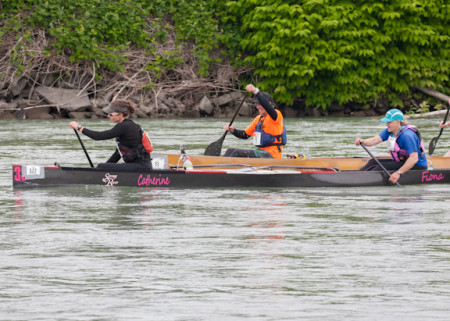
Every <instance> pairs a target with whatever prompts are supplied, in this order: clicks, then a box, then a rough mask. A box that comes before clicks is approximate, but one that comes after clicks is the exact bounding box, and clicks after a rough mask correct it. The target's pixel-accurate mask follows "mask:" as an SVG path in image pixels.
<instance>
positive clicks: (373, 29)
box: [0, 0, 450, 107]
mask: <svg viewBox="0 0 450 321" xmlns="http://www.w3.org/2000/svg"><path fill="white" fill-rule="evenodd" d="M219 17H221V18H220V19H219ZM449 21H450V5H449V3H448V1H446V0H396V1H391V0H364V1H363V0H234V1H225V0H224V1H216V0H64V1H62V0H46V1H40V0H8V1H0V27H1V28H0V41H1V39H2V37H3V36H4V35H6V34H11V32H12V33H13V34H14V35H16V38H17V44H16V45H14V46H13V47H12V49H11V50H10V51H8V53H10V57H11V58H10V60H11V62H12V63H14V64H15V65H16V66H17V73H20V72H21V71H23V70H24V68H25V64H26V62H25V60H24V59H23V57H22V56H20V55H15V54H14V53H15V51H17V50H18V48H19V47H20V46H27V43H28V44H29V43H30V42H32V41H35V39H34V38H32V36H31V34H32V30H33V29H36V28H39V29H42V30H44V31H45V35H46V37H48V38H50V39H51V45H49V46H47V47H46V49H45V50H46V53H47V55H48V56H51V55H54V54H64V55H68V56H70V59H71V61H74V62H76V61H83V60H86V61H92V62H94V63H96V64H97V65H98V66H100V67H101V68H104V69H106V70H111V71H119V70H122V69H123V65H124V62H126V61H127V60H129V59H130V54H129V53H127V50H128V49H129V48H141V49H144V50H145V52H146V55H147V56H148V57H150V58H151V59H148V61H147V62H146V63H145V66H144V68H145V69H146V70H147V71H148V72H149V73H152V74H154V75H155V76H156V77H158V76H160V75H161V74H162V73H167V72H169V71H170V70H171V69H172V68H175V67H176V66H177V64H179V63H180V62H181V61H182V60H183V59H185V58H184V57H183V50H185V49H186V48H190V50H192V52H193V54H194V57H195V59H196V62H195V65H196V68H195V70H194V72H196V73H197V74H198V75H199V76H201V77H205V76H207V75H208V71H209V68H210V65H211V63H212V62H215V61H217V59H218V56H219V55H218V54H217V52H215V49H216V48H219V45H220V44H221V43H222V44H223V45H224V47H222V48H225V50H224V52H225V55H228V56H231V57H232V58H234V61H235V63H236V64H241V65H244V66H246V67H249V68H251V69H252V72H253V74H251V75H249V76H248V78H249V79H250V78H252V77H253V78H256V81H257V85H258V86H259V87H260V88H261V89H262V90H267V91H270V92H273V93H274V95H275V97H276V100H277V101H278V102H280V103H286V104H292V103H293V101H294V100H295V99H298V98H305V99H306V102H307V105H309V106H320V107H326V106H329V105H330V104H332V103H334V102H337V103H339V104H343V103H347V102H359V103H368V102H373V101H375V100H376V99H378V98H381V97H385V98H388V99H390V101H391V102H393V104H394V105H395V104H397V105H401V102H402V101H401V100H400V99H399V95H402V94H407V93H409V92H410V90H411V89H410V85H412V84H417V85H421V86H424V87H429V88H433V89H438V90H441V91H444V92H445V93H447V94H449V88H450V84H449V73H450V23H449ZM169 32H175V33H176V42H177V44H178V45H177V46H175V48H176V49H173V50H170V51H164V50H162V51H161V48H164V43H165V42H166V41H167V36H168V33H169ZM19 39H20V41H19ZM186 43H189V44H191V46H190V47H186ZM213 52H214V54H213ZM27 55H33V51H32V50H29V51H27ZM0 76H1V75H0ZM247 80H248V79H247Z"/></svg>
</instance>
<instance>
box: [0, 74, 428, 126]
mask: <svg viewBox="0 0 450 321" xmlns="http://www.w3.org/2000/svg"><path fill="white" fill-rule="evenodd" d="M9 92H10V93H11V94H10V96H9V97H5V98H3V99H0V119H64V118H68V119H97V118H105V117H106V115H105V114H104V113H103V111H102V108H104V107H106V106H107V105H108V104H109V102H110V101H111V100H112V99H113V98H114V97H113V95H112V94H100V93H101V91H98V92H96V93H95V94H92V93H90V92H88V91H86V90H78V89H69V88H60V87H50V86H45V85H39V86H36V87H33V86H32V85H30V82H29V80H28V79H27V78H26V77H22V78H20V79H18V80H16V81H15V83H14V84H13V85H12V86H11V88H10V90H9ZM129 99H131V100H133V101H134V102H135V103H136V104H137V109H136V112H135V114H134V115H133V116H132V117H134V118H200V117H214V118H230V117H232V115H233V114H234V113H235V112H236V109H237V108H238V106H239V105H240V103H241V101H242V100H243V99H244V95H243V94H242V92H240V91H232V90H228V91H224V90H222V91H220V92H215V93H214V92H213V93H211V92H210V91H209V90H204V91H203V92H201V91H198V92H197V94H196V95H192V96H190V97H189V98H186V96H183V97H181V98H177V97H176V96H175V95H173V96H171V95H170V94H166V93H161V92H160V93H156V94H155V93H152V92H148V93H147V95H145V94H141V95H139V96H137V95H135V96H131V97H129ZM251 100H252V98H250V97H247V98H246V99H245V102H244V103H243V105H242V107H241V109H240V112H239V114H238V115H239V116H242V117H251V116H254V115H256V114H257V110H256V108H254V104H253V103H251ZM424 104H427V102H426V101H425V102H424V101H415V100H413V99H409V100H408V101H405V107H404V108H403V111H404V112H405V113H410V111H411V109H413V110H416V111H418V110H420V109H421V108H422V107H421V106H423V105H424ZM278 108H279V109H280V111H281V112H282V113H283V115H284V116H285V117H286V118H303V117H365V116H368V117H374V116H379V115H383V114H385V113H386V111H387V110H389V109H390V108H391V106H390V105H389V104H388V103H387V102H386V101H381V100H379V101H377V102H376V103H375V104H374V105H362V104H346V105H338V104H334V105H331V106H329V107H328V108H326V109H321V108H317V107H308V106H306V104H305V101H304V100H297V101H295V102H294V104H293V106H285V105H280V106H278ZM433 108H434V106H433V107H431V106H427V107H426V109H425V111H429V110H431V109H433ZM422 109H423V108H422Z"/></svg>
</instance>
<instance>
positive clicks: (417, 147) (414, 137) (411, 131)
mask: <svg viewBox="0 0 450 321" xmlns="http://www.w3.org/2000/svg"><path fill="white" fill-rule="evenodd" d="M404 118H405V117H404V116H403V113H402V112H401V111H400V110H398V109H391V110H389V111H388V112H387V113H386V116H385V117H384V118H382V119H380V121H381V122H383V123H386V127H387V128H386V129H384V130H383V131H382V132H381V133H380V134H378V135H377V136H374V137H371V138H366V139H362V138H359V137H358V138H356V140H355V145H356V146H359V145H360V144H361V143H363V144H364V145H366V146H373V145H377V144H379V143H381V142H384V141H387V147H388V151H389V152H390V154H391V157H392V159H379V161H380V163H382V165H383V166H384V167H385V168H386V169H387V170H394V171H395V172H393V173H392V174H391V176H390V178H389V181H391V182H392V183H396V182H397V181H398V179H399V178H400V176H401V175H403V174H404V173H406V172H407V171H409V170H410V169H419V170H425V169H427V157H426V155H425V147H424V144H423V140H422V137H421V135H420V132H419V131H418V130H417V129H416V128H415V127H413V126H411V125H409V124H408V123H407V122H406V120H405V119H404ZM360 170H362V171H372V170H376V171H380V170H382V169H381V168H380V166H379V165H378V164H377V163H376V162H375V161H374V160H373V159H372V160H370V161H369V162H368V163H367V164H366V165H365V166H364V167H362V168H361V169H360Z"/></svg>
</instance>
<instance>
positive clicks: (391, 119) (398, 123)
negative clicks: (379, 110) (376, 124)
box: [380, 108, 406, 133]
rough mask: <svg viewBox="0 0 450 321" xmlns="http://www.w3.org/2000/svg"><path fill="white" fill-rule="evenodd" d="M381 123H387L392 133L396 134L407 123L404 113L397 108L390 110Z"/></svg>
mask: <svg viewBox="0 0 450 321" xmlns="http://www.w3.org/2000/svg"><path fill="white" fill-rule="evenodd" d="M380 121H381V122H383V123H386V126H387V128H388V131H389V132H390V133H392V132H396V131H397V130H399V129H400V127H402V125H403V124H404V123H406V121H405V116H404V115H403V113H402V112H401V111H400V110H398V109H395V108H394V109H390V110H388V112H387V113H386V115H385V116H384V118H381V119H380Z"/></svg>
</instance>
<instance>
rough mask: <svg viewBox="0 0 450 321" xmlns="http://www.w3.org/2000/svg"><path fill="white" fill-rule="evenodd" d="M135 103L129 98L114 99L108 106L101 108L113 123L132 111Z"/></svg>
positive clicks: (118, 121) (120, 120)
mask: <svg viewBox="0 0 450 321" xmlns="http://www.w3.org/2000/svg"><path fill="white" fill-rule="evenodd" d="M135 109H136V106H135V104H134V103H133V102H132V101H131V100H123V99H115V100H113V101H112V102H111V103H110V104H109V106H108V107H105V108H103V112H105V113H107V114H108V117H109V119H110V120H111V122H113V123H120V122H122V121H123V120H124V119H125V118H127V117H128V116H130V115H131V114H132V113H134V110H135Z"/></svg>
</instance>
